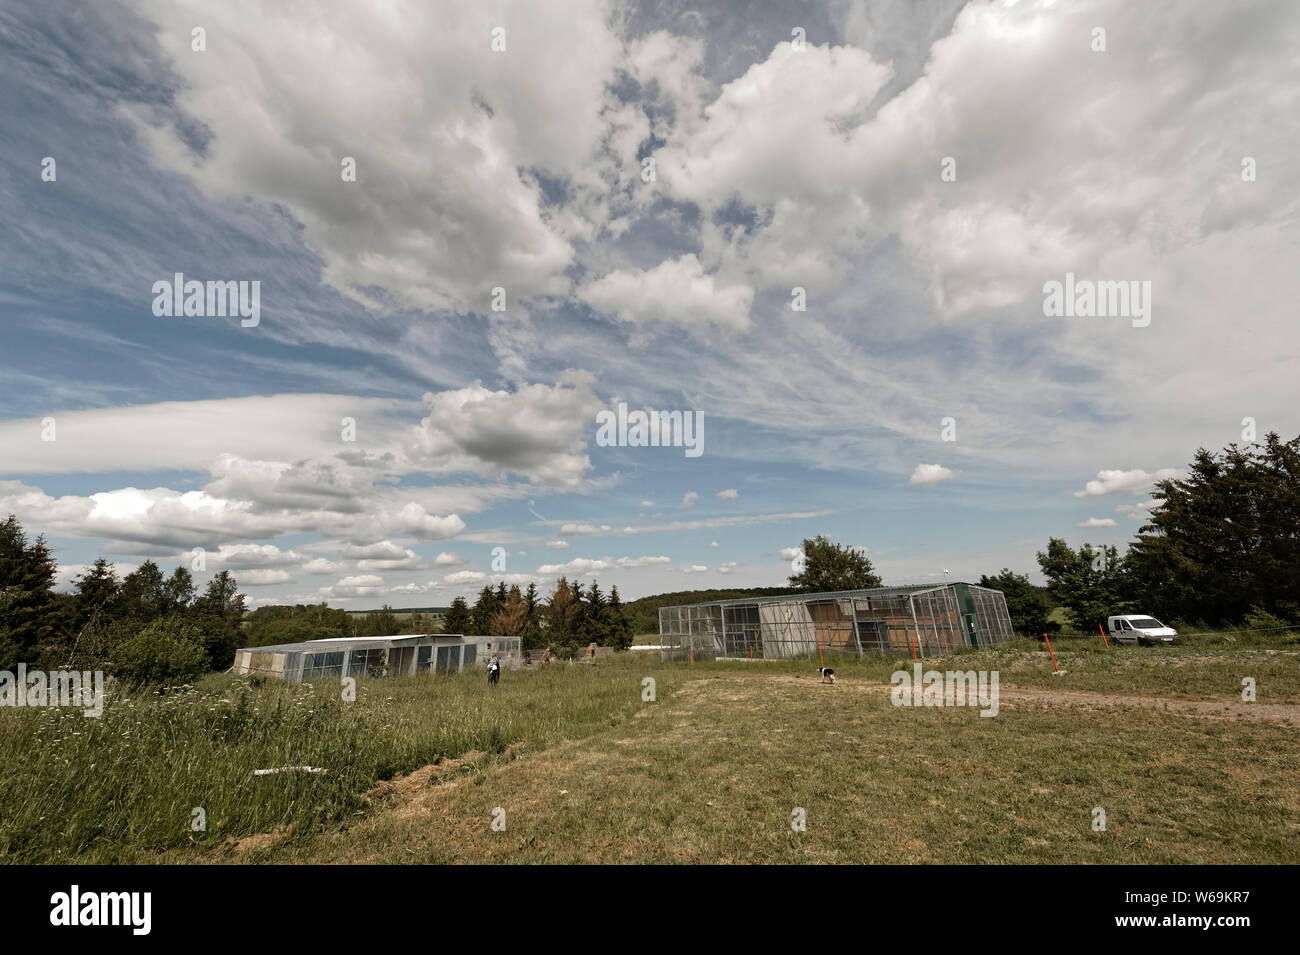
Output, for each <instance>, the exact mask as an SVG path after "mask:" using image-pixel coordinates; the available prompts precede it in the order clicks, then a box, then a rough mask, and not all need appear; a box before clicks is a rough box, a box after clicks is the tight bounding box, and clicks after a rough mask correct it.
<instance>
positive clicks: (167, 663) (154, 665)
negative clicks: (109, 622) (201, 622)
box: [108, 617, 208, 686]
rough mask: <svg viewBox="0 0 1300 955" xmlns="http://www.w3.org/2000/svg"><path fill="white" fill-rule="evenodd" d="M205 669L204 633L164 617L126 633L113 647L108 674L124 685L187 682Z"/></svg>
mask: <svg viewBox="0 0 1300 955" xmlns="http://www.w3.org/2000/svg"><path fill="white" fill-rule="evenodd" d="M207 668H208V655H207V653H206V652H205V651H204V649H203V633H202V631H201V630H200V629H199V628H198V627H195V626H194V625H193V624H188V623H186V622H185V621H184V620H182V619H180V618H178V617H164V618H163V619H161V620H155V621H154V622H153V623H151V624H148V625H147V626H145V627H142V628H141V629H139V630H136V631H134V632H133V633H129V634H128V635H127V636H125V637H124V638H122V639H120V640H119V642H117V644H116V645H115V646H114V647H113V648H112V662H111V663H110V664H109V665H108V669H109V672H110V673H112V675H113V676H116V677H117V678H118V679H120V680H123V681H125V682H127V683H137V684H138V683H144V684H149V685H151V686H165V685H168V684H176V683H188V682H190V681H192V680H195V679H197V678H198V677H200V676H201V675H202V674H203V673H204V672H205V671H206V670H207Z"/></svg>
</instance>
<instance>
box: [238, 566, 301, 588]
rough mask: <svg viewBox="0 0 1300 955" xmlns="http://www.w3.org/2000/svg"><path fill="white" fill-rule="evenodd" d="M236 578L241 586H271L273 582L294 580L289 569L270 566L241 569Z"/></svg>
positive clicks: (280, 582)
mask: <svg viewBox="0 0 1300 955" xmlns="http://www.w3.org/2000/svg"><path fill="white" fill-rule="evenodd" d="M236 579H237V580H238V581H239V586H241V587H269V586H271V585H272V584H287V583H289V581H291V580H293V578H292V577H291V576H290V575H289V573H288V571H284V570H276V569H273V568H269V567H259V568H256V569H253V570H243V571H240V572H239V573H238V574H237V575H236Z"/></svg>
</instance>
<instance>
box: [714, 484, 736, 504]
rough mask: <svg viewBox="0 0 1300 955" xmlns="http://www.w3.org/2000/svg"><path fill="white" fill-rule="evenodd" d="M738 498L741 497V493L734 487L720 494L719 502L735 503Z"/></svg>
mask: <svg viewBox="0 0 1300 955" xmlns="http://www.w3.org/2000/svg"><path fill="white" fill-rule="evenodd" d="M738 497H740V492H739V491H737V490H736V489H735V488H734V487H729V488H727V489H726V490H725V491H719V492H718V500H720V501H734V500H736V498H738Z"/></svg>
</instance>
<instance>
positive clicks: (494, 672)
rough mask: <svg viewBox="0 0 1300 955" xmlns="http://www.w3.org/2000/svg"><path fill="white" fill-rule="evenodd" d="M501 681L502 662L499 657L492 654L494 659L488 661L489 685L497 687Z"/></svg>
mask: <svg viewBox="0 0 1300 955" xmlns="http://www.w3.org/2000/svg"><path fill="white" fill-rule="evenodd" d="M500 679H501V661H500V660H498V659H497V655H496V654H495V653H494V654H492V659H491V660H489V661H488V683H489V684H491V685H492V686H496V684H497V681H498V680H500Z"/></svg>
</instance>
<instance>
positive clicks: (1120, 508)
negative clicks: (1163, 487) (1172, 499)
mask: <svg viewBox="0 0 1300 955" xmlns="http://www.w3.org/2000/svg"><path fill="white" fill-rule="evenodd" d="M1163 503H1164V499H1163V498H1149V499H1148V500H1145V501H1138V502H1137V503H1136V504H1117V505H1116V506H1115V510H1116V512H1117V513H1119V514H1123V515H1124V516H1125V517H1127V518H1128V519H1129V520H1134V521H1141V522H1143V523H1146V522H1147V521H1149V520H1150V519H1151V512H1152V511H1153V510H1154V509H1155V508H1157V507H1159V506H1160V505H1161V504H1163Z"/></svg>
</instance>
